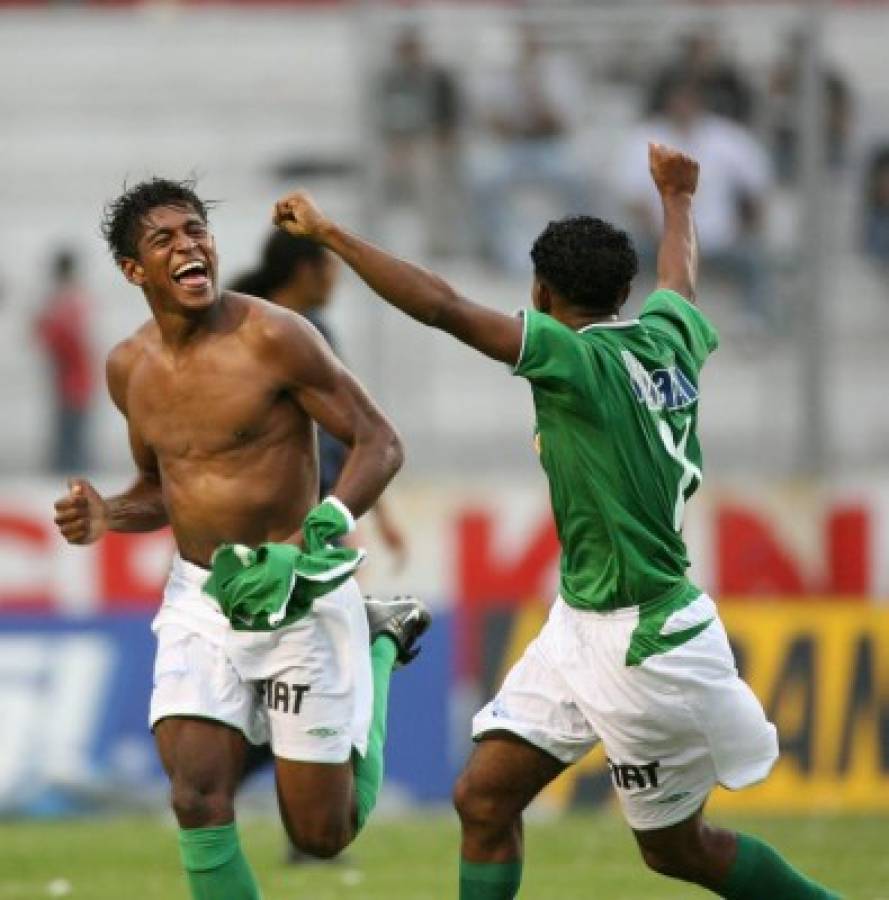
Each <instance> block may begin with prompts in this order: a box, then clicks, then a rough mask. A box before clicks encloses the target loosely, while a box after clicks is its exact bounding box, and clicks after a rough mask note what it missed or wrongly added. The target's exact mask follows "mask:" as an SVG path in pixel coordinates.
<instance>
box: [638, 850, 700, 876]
mask: <svg viewBox="0 0 889 900" xmlns="http://www.w3.org/2000/svg"><path fill="white" fill-rule="evenodd" d="M640 850H641V851H642V859H643V860H644V861H645V865H646V866H648V868H649V869H651V870H652V871H653V872H657V874H658V875H664V876H665V877H667V878H679V879H681V880H683V881H688V880H690V878H689V876H690V874H691V871H690V866H689V860H688V859H686V858H685V856H684V855H683V854H682V853H681V851H677V850H674V849H672V848H671V849H669V850H668V849H666V848H663V847H641V848H640Z"/></svg>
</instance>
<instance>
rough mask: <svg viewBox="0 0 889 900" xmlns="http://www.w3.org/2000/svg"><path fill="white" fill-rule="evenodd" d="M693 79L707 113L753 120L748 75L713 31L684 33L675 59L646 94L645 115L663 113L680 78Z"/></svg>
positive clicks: (752, 95)
mask: <svg viewBox="0 0 889 900" xmlns="http://www.w3.org/2000/svg"><path fill="white" fill-rule="evenodd" d="M683 78H684V79H689V80H692V81H695V82H696V83H697V85H698V90H699V91H700V94H701V102H702V104H703V106H704V109H706V110H707V112H711V113H714V114H715V115H717V116H723V117H724V118H726V119H732V120H733V121H735V122H738V123H739V124H741V125H747V126H749V125H750V124H751V123H752V121H753V113H754V91H753V87H752V86H751V84H750V82H749V80H748V79H747V77H746V76H745V75H744V74H743V73H742V71H741V70H740V69H739V68H738V67H737V66H736V65H735V64H734V63H732V62H731V61H730V60H729V59H727V58H726V56H725V55H724V53H723V50H722V47H721V46H720V43H719V38H718V36H717V34H716V32H714V31H701V32H695V33H692V34H688V35H686V36H685V37H684V38H683V40H682V41H681V43H680V48H679V52H678V54H677V57H676V59H674V60H673V61H672V62H670V63H668V64H667V65H666V66H665V67H664V68H663V69H661V71H660V72H659V73H658V74H657V75H656V76H655V78H654V80H653V82H652V85H651V89H650V91H649V96H648V103H647V108H648V115H649V116H659V115H663V113H664V111H665V106H666V100H667V94H668V93H669V91H670V88H671V86H672V85H673V84H675V82H676V81H677V80H679V79H683Z"/></svg>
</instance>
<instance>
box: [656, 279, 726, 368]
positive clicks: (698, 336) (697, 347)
mask: <svg viewBox="0 0 889 900" xmlns="http://www.w3.org/2000/svg"><path fill="white" fill-rule="evenodd" d="M639 321H640V322H641V323H642V324H643V325H645V327H646V328H649V329H651V330H652V331H655V332H658V333H659V334H660V335H662V336H663V337H664V338H666V340H667V341H669V343H670V344H671V345H673V347H674V348H675V349H676V350H678V351H681V352H683V353H685V354H687V355H688V356H689V357H690V358H691V360H692V362H693V363H694V365H695V368H696V369H701V368H702V367H703V365H704V363H705V362H706V361H707V357H708V356H709V355H710V354H711V353H712V352H713V351H714V350H716V348H717V347H718V346H719V334H718V332H717V331H716V329H715V328H714V327H713V325H712V323H711V322H710V320H709V319H708V318H707V317H706V316H705V315H704V314H703V313H702V312H701V311H700V310H699V309H698V308H697V307H696V306H695V305H694V304H693V303H689V301H688V300H686V299H685V297H683V296H682V295H681V294H677V293H676V292H675V291H669V290H659V291H655V292H654V293H653V294H651V295H650V296H649V297H648V299H647V300H646V301H645V305H644V306H643V307H642V313H641V314H640V316H639Z"/></svg>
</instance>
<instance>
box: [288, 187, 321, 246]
mask: <svg viewBox="0 0 889 900" xmlns="http://www.w3.org/2000/svg"><path fill="white" fill-rule="evenodd" d="M274 219H275V225H277V226H278V228H281V229H283V230H284V231H286V232H287V233H288V234H292V235H294V236H295V237H306V238H310V239H311V240H313V241H318V242H323V240H324V233H325V231H326V230H327V228H328V226H329V225H330V222H329V220H328V219H327V218H325V216H324V214H323V213H322V212H321V210H320V209H318V207H317V206H316V205H315V202H314V201H313V200H312V198H311V197H310V196H309V195H308V194H307V193H306V192H305V191H297V192H296V193H293V194H288V195H287V196H286V197H283V198H282V199H281V200H279V201H278V202H277V203H276V204H275V214H274Z"/></svg>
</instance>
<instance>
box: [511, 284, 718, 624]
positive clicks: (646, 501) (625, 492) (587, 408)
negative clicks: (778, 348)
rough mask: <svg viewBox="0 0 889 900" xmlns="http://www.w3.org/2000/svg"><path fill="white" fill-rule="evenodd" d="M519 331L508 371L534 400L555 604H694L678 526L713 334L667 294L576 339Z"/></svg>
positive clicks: (693, 483) (531, 314)
mask: <svg viewBox="0 0 889 900" xmlns="http://www.w3.org/2000/svg"><path fill="white" fill-rule="evenodd" d="M524 322H525V329H524V341H523V344H522V351H521V355H520V357H519V361H518V363H517V365H516V368H515V373H516V374H517V375H521V376H522V377H524V378H526V379H528V381H529V382H530V383H531V387H532V390H533V393H534V407H535V411H536V416H537V436H538V450H539V453H540V460H541V463H542V465H543V468H544V469H545V471H546V474H547V478H548V480H549V487H550V497H551V500H552V508H553V514H554V515H555V520H556V528H557V530H558V534H559V541H560V543H561V545H562V559H561V594H562V597H563V598H564V600H565V601H566V602H567V603H568V604H570V605H571V606H574V607H578V608H580V609H590V610H596V611H599V612H604V611H607V610H612V609H617V608H620V607H627V606H644V605H647V604H652V603H655V602H657V601H661V600H663V601H665V602H668V603H669V602H671V601H675V602H682V601H683V600H684V599H691V598H693V597H694V596H697V595H698V594H699V593H700V590H699V589H698V588H696V587H695V586H694V585H692V584H691V583H690V582H689V581H688V579H687V578H686V577H685V570H686V569H687V568H688V558H687V555H686V549H685V542H684V541H683V538H682V519H683V513H684V511H685V504H686V502H687V501H688V499H689V497H691V495H692V494H693V493H694V492H695V490H696V489H697V487H698V485H699V484H700V483H701V448H700V445H699V443H698V436H697V418H698V375H699V372H700V370H701V368H702V366H703V364H704V361H705V360H706V359H707V357H708V356H709V354H710V353H711V352H712V351H713V350H715V349H716V347H717V346H718V343H719V339H718V336H717V334H716V330H715V329H714V328H713V326H712V325H711V324H710V322H708V321H707V319H706V318H705V317H704V316H703V314H702V313H701V312H700V311H699V310H698V309H697V307H695V306H693V305H692V304H691V303H689V302H688V301H687V300H685V299H684V298H683V297H681V296H680V295H679V294H676V293H674V292H672V291H666V290H660V291H657V292H655V293H654V294H652V295H651V296H650V297H649V298H648V299H647V300H646V302H645V305H644V307H643V309H642V313H641V315H640V316H639V318H638V319H637V320H634V321H628V322H613V323H611V322H607V323H602V324H597V325H589V326H587V327H586V328H583V329H581V330H580V331H579V332H575V331H572V330H571V329H570V328H568V327H566V326H565V325H562V324H561V323H560V322H557V321H556V320H555V319H553V318H552V317H551V316H548V315H545V314H544V313H540V312H536V311H533V310H528V311H525V312H524Z"/></svg>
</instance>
